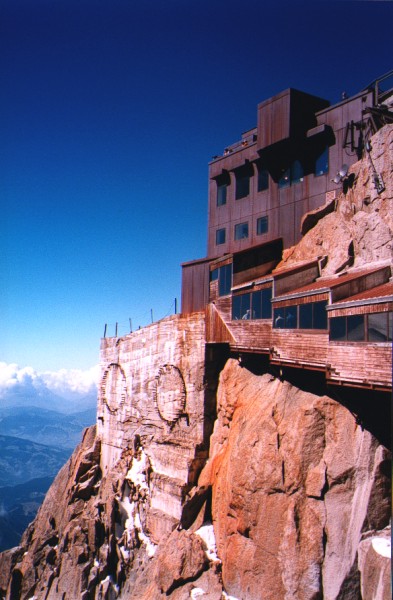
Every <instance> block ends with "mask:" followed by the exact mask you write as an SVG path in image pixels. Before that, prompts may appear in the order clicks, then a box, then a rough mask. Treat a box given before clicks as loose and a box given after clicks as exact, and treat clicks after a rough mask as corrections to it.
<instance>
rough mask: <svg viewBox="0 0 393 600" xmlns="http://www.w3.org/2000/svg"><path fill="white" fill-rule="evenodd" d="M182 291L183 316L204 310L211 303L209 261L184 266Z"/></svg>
mask: <svg viewBox="0 0 393 600" xmlns="http://www.w3.org/2000/svg"><path fill="white" fill-rule="evenodd" d="M181 289H182V294H181V312H182V314H184V315H187V314H190V313H192V312H195V311H199V310H204V308H205V306H206V304H207V303H208V302H209V261H207V260H203V261H195V262H193V263H189V264H183V265H182V288H181Z"/></svg>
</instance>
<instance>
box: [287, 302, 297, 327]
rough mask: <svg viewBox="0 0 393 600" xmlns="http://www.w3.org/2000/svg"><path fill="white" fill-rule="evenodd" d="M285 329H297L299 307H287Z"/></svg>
mask: <svg viewBox="0 0 393 600" xmlns="http://www.w3.org/2000/svg"><path fill="white" fill-rule="evenodd" d="M285 327H286V328H287V329H296V328H297V306H287V307H286V308H285Z"/></svg>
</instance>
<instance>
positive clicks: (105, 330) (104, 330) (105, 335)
mask: <svg viewBox="0 0 393 600" xmlns="http://www.w3.org/2000/svg"><path fill="white" fill-rule="evenodd" d="M106 328H107V324H106V323H105V327H104V338H106Z"/></svg>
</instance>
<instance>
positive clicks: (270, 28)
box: [0, 0, 393, 371]
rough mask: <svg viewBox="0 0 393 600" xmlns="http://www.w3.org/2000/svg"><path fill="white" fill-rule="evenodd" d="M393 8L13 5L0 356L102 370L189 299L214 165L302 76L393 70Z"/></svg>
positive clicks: (3, 74) (326, 90)
mask: <svg viewBox="0 0 393 600" xmlns="http://www.w3.org/2000/svg"><path fill="white" fill-rule="evenodd" d="M392 22H393V3H392V2H378V1H376V2H375V1H373V2H367V1H348V2H346V1H340V2H334V1H322V0H321V1H316V0H314V1H313V2H302V1H296V0H294V1H292V2H280V1H279V0H278V1H276V2H274V4H273V3H271V2H263V1H262V0H259V1H258V0H242V1H233V0H226V1H225V2H224V1H221V0H208V1H207V0H195V1H194V0H188V1H187V0H166V1H165V2H164V1H163V0H150V1H146V2H134V1H132V0H128V1H127V0H94V1H93V0H78V1H75V0H63V1H61V0H57V1H56V0H34V2H33V1H32V0H2V2H1V3H0V56H1V60H0V109H1V110H0V115H1V116H0V133H1V140H2V141H1V148H0V155H1V157H0V158H1V162H0V169H1V173H0V194H1V206H2V211H1V222H0V251H1V257H0V282H1V288H2V294H1V298H0V314H1V336H0V361H4V362H5V363H11V362H16V363H18V364H19V365H22V366H25V365H31V366H32V367H33V368H34V369H37V370H41V371H43V370H45V371H46V370H57V369H62V368H65V369H72V368H81V369H88V368H89V367H91V366H93V365H94V364H96V362H97V361H98V356H99V344H100V338H101V336H102V334H103V330H104V325H105V323H108V332H109V334H112V335H113V334H114V324H115V322H116V321H117V322H119V333H120V334H123V333H126V332H127V331H128V326H129V319H130V318H131V319H132V324H133V327H134V328H136V327H138V326H139V325H145V324H147V323H149V322H150V318H151V312H150V311H151V309H152V310H153V317H154V319H158V318H161V317H163V316H165V315H166V314H171V313H172V312H173V311H174V298H175V297H177V298H178V301H179V304H180V282H181V268H180V263H181V262H184V261H187V260H191V259H194V258H199V257H202V256H205V254H206V228H207V222H206V209H207V165H208V162H209V160H210V159H211V157H212V156H213V155H215V154H219V153H220V152H222V150H223V148H224V147H225V146H226V145H228V144H230V143H232V142H234V141H236V140H238V139H240V136H241V133H242V132H243V131H246V130H247V129H249V128H251V127H253V126H255V125H256V106H257V103H258V102H260V101H262V100H264V99H266V98H268V97H270V96H271V95H273V94H275V93H278V92H280V91H281V90H283V89H285V88H287V87H295V88H298V89H302V90H304V91H306V92H310V93H313V94H317V95H320V96H323V97H326V98H327V99H329V100H331V101H332V102H336V101H339V99H340V96H341V92H343V91H346V92H347V93H348V94H353V93H356V92H358V91H360V90H361V89H362V88H363V87H364V86H366V85H367V84H368V83H369V82H370V81H372V80H373V79H374V78H376V77H378V76H379V75H382V74H384V73H385V72H387V71H389V70H390V69H391V68H392V64H391V43H390V40H391V26H392Z"/></svg>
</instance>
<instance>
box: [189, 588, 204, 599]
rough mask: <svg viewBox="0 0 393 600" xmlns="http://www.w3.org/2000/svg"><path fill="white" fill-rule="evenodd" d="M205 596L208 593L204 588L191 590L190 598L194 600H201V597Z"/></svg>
mask: <svg viewBox="0 0 393 600" xmlns="http://www.w3.org/2000/svg"><path fill="white" fill-rule="evenodd" d="M205 594H206V592H205V591H204V590H203V589H202V588H194V589H192V590H191V593H190V598H192V600H195V599H196V598H200V597H201V596H204V595H205Z"/></svg>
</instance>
